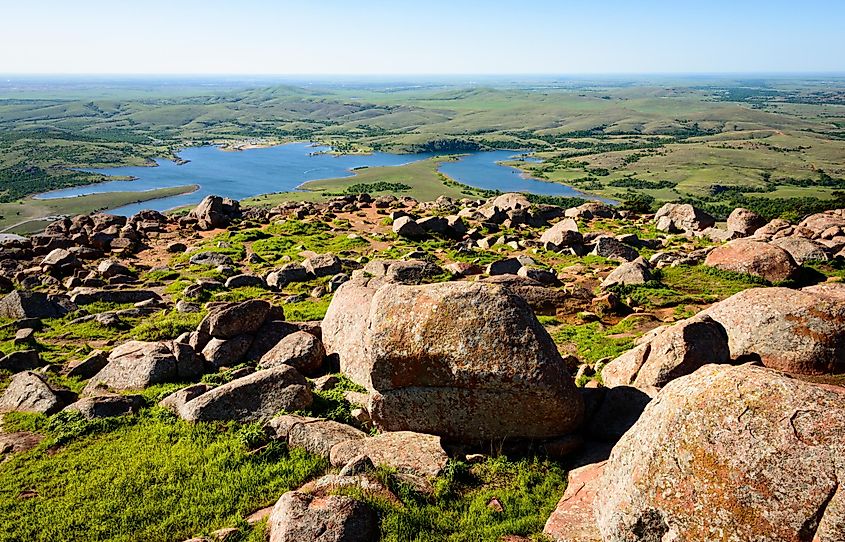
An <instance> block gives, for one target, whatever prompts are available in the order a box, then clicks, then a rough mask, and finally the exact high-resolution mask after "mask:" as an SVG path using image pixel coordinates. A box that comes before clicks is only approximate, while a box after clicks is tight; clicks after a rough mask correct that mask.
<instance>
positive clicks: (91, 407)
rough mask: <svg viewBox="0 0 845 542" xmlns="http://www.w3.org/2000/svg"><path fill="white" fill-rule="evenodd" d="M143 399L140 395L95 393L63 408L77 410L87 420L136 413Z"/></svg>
mask: <svg viewBox="0 0 845 542" xmlns="http://www.w3.org/2000/svg"><path fill="white" fill-rule="evenodd" d="M143 403H144V400H143V398H142V397H141V396H140V395H116V394H109V395H97V396H94V397H84V398H82V399H80V400H78V401H76V402H75V403H72V404H70V405H68V406H66V407H65V408H64V410H65V411H74V412H79V413H80V414H82V416H83V417H84V418H85V419H87V420H93V419H96V418H111V417H114V416H128V415H131V414H137V413H138V411H139V410H140V409H141V407H142V406H143Z"/></svg>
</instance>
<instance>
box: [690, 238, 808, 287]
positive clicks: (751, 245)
mask: <svg viewBox="0 0 845 542" xmlns="http://www.w3.org/2000/svg"><path fill="white" fill-rule="evenodd" d="M704 264H705V265H708V266H710V267H715V268H717V269H722V270H723V271H733V272H734V273H745V274H746V275H754V276H756V277H760V278H763V279H766V280H768V281H769V282H780V281H784V280H789V279H791V278H793V277H794V276H795V273H796V272H797V271H798V265H797V264H796V263H795V260H793V259H792V256H790V255H789V253H788V252H787V251H785V250H783V249H782V248H779V247H776V246H773V245H770V244H768V243H763V242H760V241H752V240H749V239H736V240H734V241H731V242H729V243H728V244H726V245H722V246H720V247H717V248H715V249H713V250H712V251H711V252H710V253H709V254H708V255H707V258H706V259H705V260H704Z"/></svg>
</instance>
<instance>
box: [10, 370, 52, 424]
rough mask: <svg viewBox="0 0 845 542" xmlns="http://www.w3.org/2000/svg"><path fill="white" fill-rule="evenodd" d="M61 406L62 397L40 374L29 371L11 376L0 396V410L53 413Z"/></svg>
mask: <svg viewBox="0 0 845 542" xmlns="http://www.w3.org/2000/svg"><path fill="white" fill-rule="evenodd" d="M63 406H64V402H63V400H62V397H60V396H59V395H58V394H57V393H56V392H55V391H53V389H52V388H51V387H50V386H49V384H47V382H45V381H44V379H43V378H42V377H41V376H39V375H37V374H35V373H32V372H29V371H25V372H22V373H18V374H16V375H15V376H13V377H12V380H11V382H9V385H8V387H6V389H5V391H4V392H3V395H2V396H0V412H11V411H16V412H36V413H39V414H53V413H56V412H58V411H59V410H61V408H62V407H63Z"/></svg>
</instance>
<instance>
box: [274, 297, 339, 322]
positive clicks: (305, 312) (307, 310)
mask: <svg viewBox="0 0 845 542" xmlns="http://www.w3.org/2000/svg"><path fill="white" fill-rule="evenodd" d="M329 303H331V299H327V298H322V299H317V300H310V299H308V300H305V301H299V302H297V303H287V304H285V305H284V309H285V320H287V321H289V322H310V321H314V320H322V319H323V317H324V316H325V315H326V311H327V310H328V308H329Z"/></svg>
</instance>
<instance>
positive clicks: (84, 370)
mask: <svg viewBox="0 0 845 542" xmlns="http://www.w3.org/2000/svg"><path fill="white" fill-rule="evenodd" d="M108 362H109V356H108V354H106V353H105V352H103V351H102V350H94V351H93V352H91V353H90V354H88V355H87V356H86V357H85V359H83V360H81V361H78V362H75V363H71V364H70V365H69V366H68V369H67V372H66V373H65V374H66V375H67V376H70V377H74V376H75V377H79V378H91V377H92V376H94V375H95V374H97V373H99V372H100V371H101V370H102V369H103V367H105V366H106V364H107V363H108Z"/></svg>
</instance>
